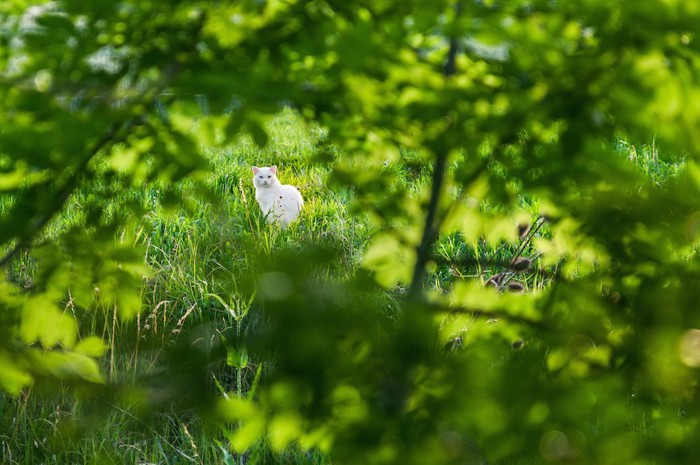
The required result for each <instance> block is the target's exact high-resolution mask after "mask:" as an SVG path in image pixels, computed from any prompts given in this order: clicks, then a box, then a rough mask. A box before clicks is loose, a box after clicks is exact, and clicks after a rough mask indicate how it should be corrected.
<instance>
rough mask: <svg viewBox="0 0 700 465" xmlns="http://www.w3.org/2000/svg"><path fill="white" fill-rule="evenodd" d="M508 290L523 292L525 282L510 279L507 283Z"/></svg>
mask: <svg viewBox="0 0 700 465" xmlns="http://www.w3.org/2000/svg"><path fill="white" fill-rule="evenodd" d="M508 290H509V291H511V292H525V284H523V283H521V282H520V281H511V282H509V283H508Z"/></svg>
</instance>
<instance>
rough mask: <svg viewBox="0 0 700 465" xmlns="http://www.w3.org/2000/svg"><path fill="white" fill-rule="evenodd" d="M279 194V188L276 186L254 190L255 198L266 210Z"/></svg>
mask: <svg viewBox="0 0 700 465" xmlns="http://www.w3.org/2000/svg"><path fill="white" fill-rule="evenodd" d="M279 195H280V194H279V189H276V188H268V189H257V190H256V191H255V200H257V201H258V203H259V204H260V207H261V208H262V209H263V210H265V211H267V210H268V209H269V208H270V207H271V206H272V204H273V203H274V201H275V199H276V198H278V197H279Z"/></svg>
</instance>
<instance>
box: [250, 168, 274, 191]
mask: <svg viewBox="0 0 700 465" xmlns="http://www.w3.org/2000/svg"><path fill="white" fill-rule="evenodd" d="M276 182H277V165H273V166H263V167H262V168H258V167H257V166H254V167H253V184H255V187H268V186H271V185H273V184H275V183H276Z"/></svg>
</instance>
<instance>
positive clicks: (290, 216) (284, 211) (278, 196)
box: [253, 165, 304, 228]
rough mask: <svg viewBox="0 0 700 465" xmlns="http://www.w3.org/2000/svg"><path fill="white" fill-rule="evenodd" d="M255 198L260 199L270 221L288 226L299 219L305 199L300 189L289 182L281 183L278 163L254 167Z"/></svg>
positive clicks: (259, 201) (284, 226)
mask: <svg viewBox="0 0 700 465" xmlns="http://www.w3.org/2000/svg"><path fill="white" fill-rule="evenodd" d="M253 185H255V200H257V201H258V204H259V205H260V208H261V209H262V212H263V214H264V215H265V217H266V218H267V222H268V223H277V224H280V225H281V226H282V227H283V228H286V227H287V225H289V223H291V222H292V221H294V220H295V219H297V217H298V216H299V212H301V207H302V206H303V205H304V199H302V198H301V193H300V192H299V190H298V189H297V188H296V187H294V186H290V185H289V184H280V182H279V180H278V179H277V165H273V166H269V167H268V166H263V167H262V168H258V167H257V166H254V167H253Z"/></svg>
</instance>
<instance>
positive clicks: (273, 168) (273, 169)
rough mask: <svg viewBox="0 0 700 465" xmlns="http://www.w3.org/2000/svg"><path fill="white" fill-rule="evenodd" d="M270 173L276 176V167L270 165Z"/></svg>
mask: <svg viewBox="0 0 700 465" xmlns="http://www.w3.org/2000/svg"><path fill="white" fill-rule="evenodd" d="M270 171H272V174H277V165H272V166H271V167H270Z"/></svg>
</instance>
